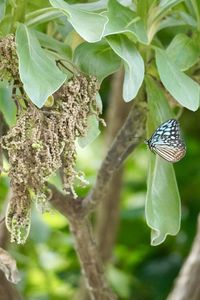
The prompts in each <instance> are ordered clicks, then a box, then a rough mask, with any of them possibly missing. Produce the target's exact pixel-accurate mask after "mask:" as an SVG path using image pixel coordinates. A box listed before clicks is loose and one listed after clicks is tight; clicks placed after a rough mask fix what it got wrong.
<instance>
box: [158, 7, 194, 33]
mask: <svg viewBox="0 0 200 300" xmlns="http://www.w3.org/2000/svg"><path fill="white" fill-rule="evenodd" d="M185 25H189V26H192V27H195V28H196V26H197V22H196V20H195V19H194V18H192V17H191V16H190V15H188V14H187V13H185V12H181V11H179V12H176V13H175V14H174V15H171V16H166V17H165V18H163V19H162V20H161V21H160V24H159V28H158V31H159V30H162V29H164V28H167V27H175V26H185Z"/></svg>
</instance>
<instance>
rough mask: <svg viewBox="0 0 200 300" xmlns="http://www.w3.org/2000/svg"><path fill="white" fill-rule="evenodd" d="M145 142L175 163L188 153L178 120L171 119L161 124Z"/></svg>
mask: <svg viewBox="0 0 200 300" xmlns="http://www.w3.org/2000/svg"><path fill="white" fill-rule="evenodd" d="M145 143H146V144H147V145H148V146H149V149H150V150H151V151H152V152H154V153H157V154H158V155H159V156H161V157H162V158H164V159H165V160H167V161H169V162H172V163H175V162H177V161H179V160H181V159H182V158H183V157H184V156H185V154H186V146H185V143H184V141H183V139H182V137H181V133H180V126H179V123H178V122H177V120H175V119H170V120H168V121H166V122H164V123H163V124H161V125H160V126H159V127H158V128H157V129H156V131H155V132H154V133H153V135H152V136H151V138H150V139H149V140H147V141H145Z"/></svg>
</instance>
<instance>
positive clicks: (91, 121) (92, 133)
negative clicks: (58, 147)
mask: <svg viewBox="0 0 200 300" xmlns="http://www.w3.org/2000/svg"><path fill="white" fill-rule="evenodd" d="M87 123H88V124H87V125H88V129H87V134H86V136H84V137H79V138H78V144H79V146H80V147H81V148H85V147H86V146H87V145H89V144H91V143H92V142H93V141H94V140H95V139H96V138H97V137H98V135H99V134H100V130H99V121H98V120H97V118H96V116H95V115H91V116H89V117H88V119H87Z"/></svg>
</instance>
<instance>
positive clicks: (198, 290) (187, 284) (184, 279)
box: [167, 215, 200, 300]
mask: <svg viewBox="0 0 200 300" xmlns="http://www.w3.org/2000/svg"><path fill="white" fill-rule="evenodd" d="M199 274H200V215H199V217H198V228H197V234H196V237H195V239H194V242H193V246H192V249H191V251H190V254H189V256H188V258H187V259H186V261H185V263H184V265H183V267H182V268H181V271H180V273H179V275H178V278H177V279H176V282H175V286H174V288H173V290H172V292H171V293H170V295H169V296H168V298H167V300H188V299H190V300H199V299H200V284H199Z"/></svg>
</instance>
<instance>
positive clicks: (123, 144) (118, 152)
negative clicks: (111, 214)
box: [83, 89, 146, 213]
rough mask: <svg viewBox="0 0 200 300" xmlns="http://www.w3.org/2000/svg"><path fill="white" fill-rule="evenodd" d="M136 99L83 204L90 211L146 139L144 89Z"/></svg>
mask: <svg viewBox="0 0 200 300" xmlns="http://www.w3.org/2000/svg"><path fill="white" fill-rule="evenodd" d="M138 98H139V99H138ZM138 100H140V101H138ZM141 100H142V101H141ZM134 101H135V103H134V104H133V106H132V108H131V111H130V113H129V115H128V117H127V119H126V121H125V123H124V125H123V127H122V128H121V130H120V131H119V133H118V134H117V136H116V138H115V139H114V141H113V143H112V145H111V147H110V149H109V150H108V153H107V155H106V157H105V159H104V160H103V162H102V165H101V167H100V170H99V172H98V175H97V179H96V183H95V185H94V187H93V188H92V190H91V192H90V193H89V195H88V196H87V197H86V198H85V199H84V200H83V206H84V207H85V208H86V209H87V212H88V213H89V212H90V211H91V210H94V208H95V207H96V205H97V204H98V203H99V202H100V201H101V199H102V198H103V197H105V194H106V193H107V188H108V185H109V181H110V180H111V178H112V175H113V174H114V172H115V171H116V170H117V169H118V168H119V167H120V166H121V165H122V163H123V161H124V160H125V159H126V158H127V156H128V155H129V154H130V153H131V152H132V151H133V150H134V149H135V148H136V147H137V146H138V144H139V143H140V142H141V141H142V140H143V139H144V134H145V125H146V105H145V104H146V103H144V93H143V89H142V90H141V91H140V94H139V96H138V97H137V101H136V100H134Z"/></svg>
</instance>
